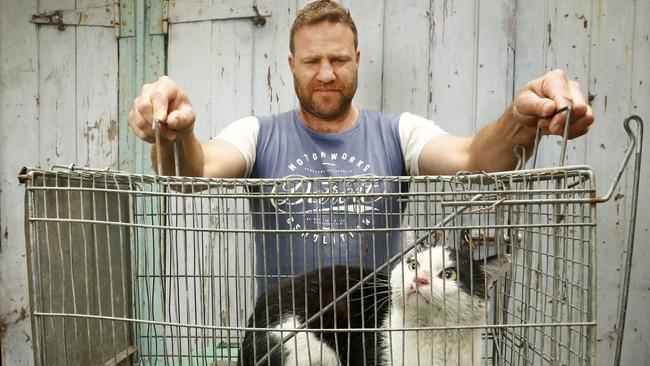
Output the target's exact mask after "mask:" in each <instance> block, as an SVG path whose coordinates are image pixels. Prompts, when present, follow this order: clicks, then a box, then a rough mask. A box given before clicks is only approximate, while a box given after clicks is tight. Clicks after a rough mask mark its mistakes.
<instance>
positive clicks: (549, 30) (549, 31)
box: [546, 22, 553, 47]
mask: <svg viewBox="0 0 650 366" xmlns="http://www.w3.org/2000/svg"><path fill="white" fill-rule="evenodd" d="M546 28H547V31H548V44H547V45H546V46H547V47H551V43H552V42H553V39H551V29H552V27H551V22H548V26H547V27H546Z"/></svg>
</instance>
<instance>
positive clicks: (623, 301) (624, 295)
mask: <svg viewBox="0 0 650 366" xmlns="http://www.w3.org/2000/svg"><path fill="white" fill-rule="evenodd" d="M630 121H635V122H636V125H637V134H638V136H635V135H634V133H633V132H632V129H631V128H630ZM623 127H624V128H625V132H627V134H628V136H629V140H630V142H629V143H628V152H627V154H626V155H625V161H624V163H623V164H622V166H621V169H620V170H619V172H618V175H617V176H616V181H615V182H614V184H612V187H610V189H609V192H608V193H607V199H609V197H611V195H612V193H613V191H614V187H615V185H616V183H618V181H619V180H620V178H621V175H622V172H623V167H624V166H625V165H626V164H627V161H628V160H629V158H630V156H631V155H632V151H633V150H636V156H635V157H634V182H633V186H632V205H631V207H630V223H629V226H628V229H627V251H626V253H625V269H624V272H623V288H622V289H621V297H620V299H619V310H618V324H617V327H616V328H617V329H616V332H617V335H616V353H615V356H614V365H615V366H618V365H620V364H621V352H622V351H623V336H624V335H625V318H626V315H627V300H628V295H629V292H630V275H631V272H632V253H633V251H634V232H635V229H636V214H637V204H638V202H639V180H640V178H641V174H640V172H641V152H642V148H643V144H642V142H643V121H642V120H641V118H640V117H639V116H636V115H633V116H630V117H628V118H626V119H625V121H624V122H623ZM637 138H638V142H637ZM635 144H636V146H635ZM635 147H636V149H635Z"/></svg>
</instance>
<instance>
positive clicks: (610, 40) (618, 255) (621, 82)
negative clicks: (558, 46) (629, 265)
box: [586, 2, 647, 364]
mask: <svg viewBox="0 0 650 366" xmlns="http://www.w3.org/2000/svg"><path fill="white" fill-rule="evenodd" d="M622 19H635V7H634V6H629V4H627V3H620V2H603V3H599V4H598V5H597V6H594V7H593V9H592V21H593V29H592V38H591V64H590V80H591V88H590V93H591V94H593V95H594V99H593V102H592V107H593V109H594V113H595V114H596V116H597V122H596V123H597V125H596V126H594V128H592V130H591V133H590V135H591V136H590V138H589V150H588V151H589V154H588V155H587V156H586V160H587V163H588V164H590V165H591V166H593V168H594V171H595V172H597V174H598V176H597V177H598V181H599V182H600V187H601V188H600V189H599V192H603V191H604V190H605V188H606V187H607V186H609V184H610V182H611V180H612V179H613V177H614V174H615V172H616V169H615V168H614V167H617V166H618V162H619V161H621V159H622V157H623V155H624V149H625V146H624V144H625V141H626V137H625V136H626V135H625V133H624V132H623V129H622V126H621V124H622V120H623V118H625V117H626V116H627V115H628V114H630V113H631V112H632V110H631V108H630V104H631V103H630V92H631V90H632V84H631V78H630V75H632V69H631V65H632V60H633V53H632V52H631V51H632V50H633V45H634V36H633V32H634V22H633V21H621V20H622ZM631 178H632V175H631V171H630V170H628V172H627V173H626V174H625V175H624V177H623V181H622V182H621V184H620V185H619V186H618V187H617V189H616V191H615V194H616V197H615V198H614V199H613V201H611V202H609V203H608V204H606V205H603V207H601V209H600V210H599V213H598V214H599V215H598V216H599V217H598V223H599V227H598V235H599V236H598V243H596V244H597V245H598V258H599V261H598V269H599V274H602V273H604V272H607V275H602V276H599V278H598V294H597V295H598V298H597V303H598V309H597V311H598V313H597V316H598V329H597V337H598V339H599V342H598V348H597V357H596V358H597V359H598V360H599V362H602V363H603V364H608V363H612V361H613V357H614V355H613V350H614V345H615V343H616V331H615V329H616V322H617V308H618V294H619V291H620V284H621V278H622V277H621V276H622V271H621V268H622V263H623V257H624V256H623V252H624V250H625V249H624V248H625V238H626V231H627V226H628V225H627V220H628V218H629V216H628V208H629V200H630V199H631V197H630V194H629V192H630V187H631ZM646 217H647V216H646ZM629 334H630V333H628V335H629ZM639 361H640V360H639ZM641 363H643V362H641Z"/></svg>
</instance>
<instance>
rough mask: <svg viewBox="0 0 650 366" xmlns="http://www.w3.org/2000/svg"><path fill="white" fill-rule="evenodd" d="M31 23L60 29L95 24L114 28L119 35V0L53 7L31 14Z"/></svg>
mask: <svg viewBox="0 0 650 366" xmlns="http://www.w3.org/2000/svg"><path fill="white" fill-rule="evenodd" d="M30 22H31V23H34V24H38V25H54V26H56V27H57V29H58V30H60V31H62V30H64V29H65V26H67V25H72V26H95V27H111V28H115V35H116V36H117V37H119V36H120V2H119V0H115V1H114V3H113V4H109V5H103V6H95V7H90V8H85V9H69V10H63V9H55V10H48V11H44V12H42V13H40V14H34V15H32V19H31V20H30Z"/></svg>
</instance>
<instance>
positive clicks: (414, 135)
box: [399, 112, 447, 175]
mask: <svg viewBox="0 0 650 366" xmlns="http://www.w3.org/2000/svg"><path fill="white" fill-rule="evenodd" d="M444 134H447V132H446V131H445V130H443V129H442V128H441V127H440V126H438V125H437V124H436V123H435V122H433V121H431V120H428V119H426V118H423V117H420V116H416V115H414V114H411V113H408V112H406V113H402V115H401V116H400V118H399V140H400V144H401V145H402V152H403V153H404V163H405V165H406V174H408V175H419V174H420V168H419V165H418V162H419V159H420V153H421V152H422V149H424V146H425V145H426V144H427V143H428V142H429V141H431V139H433V138H434V137H437V136H440V135H444Z"/></svg>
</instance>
